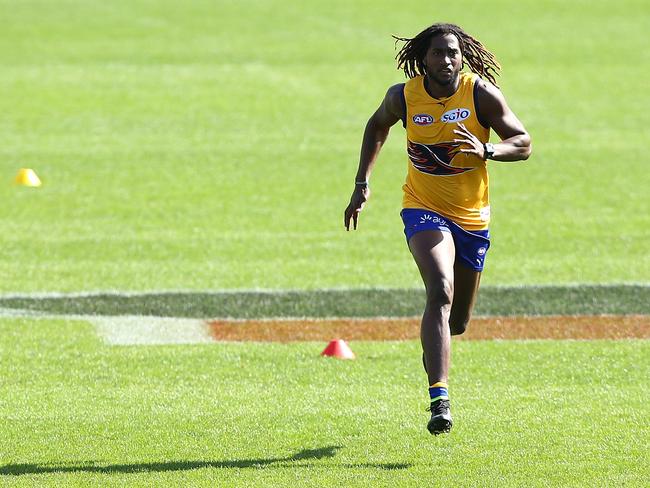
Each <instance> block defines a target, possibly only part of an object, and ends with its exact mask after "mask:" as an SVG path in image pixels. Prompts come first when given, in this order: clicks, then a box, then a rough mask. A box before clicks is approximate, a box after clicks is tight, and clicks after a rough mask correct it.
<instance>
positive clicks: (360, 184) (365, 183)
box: [354, 180, 368, 186]
mask: <svg viewBox="0 0 650 488" xmlns="http://www.w3.org/2000/svg"><path fill="white" fill-rule="evenodd" d="M354 184H355V186H368V180H365V181H355V182H354Z"/></svg>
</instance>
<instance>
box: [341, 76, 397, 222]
mask: <svg viewBox="0 0 650 488" xmlns="http://www.w3.org/2000/svg"><path fill="white" fill-rule="evenodd" d="M402 87H403V85H401V84H400V85H393V86H391V87H390V88H389V89H388V91H387V92H386V96H385V97H384V100H383V101H382V102H381V105H380V106H379V108H378V109H377V110H376V111H375V113H374V114H372V116H371V117H370V119H369V120H368V123H367V124H366V129H365V130H364V132H363V140H362V142H361V156H360V158H359V167H358V169H357V175H356V177H355V181H356V182H357V184H355V186H354V190H353V192H352V196H351V197H350V203H349V205H348V206H347V208H346V209H345V214H344V220H343V225H344V226H345V229H346V230H350V221H351V220H352V223H353V225H354V229H356V228H357V221H358V219H359V212H361V210H362V209H363V206H364V204H365V203H366V201H367V200H368V198H369V197H370V188H369V187H368V185H367V181H368V179H369V178H370V174H371V173H372V169H373V167H374V166H375V162H376V160H377V156H379V151H380V150H381V148H382V146H383V145H384V142H386V139H387V138H388V133H389V131H390V128H391V127H392V126H393V125H395V123H396V122H397V121H398V120H400V119H401V118H402V117H403V115H404V114H403V112H404V108H403V106H402V101H401V96H402V95H401V92H402ZM364 182H366V184H364Z"/></svg>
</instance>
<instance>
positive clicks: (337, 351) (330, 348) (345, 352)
mask: <svg viewBox="0 0 650 488" xmlns="http://www.w3.org/2000/svg"><path fill="white" fill-rule="evenodd" d="M320 355H321V356H332V357H335V358H339V359H354V353H353V352H352V349H350V346H348V345H347V344H346V342H345V341H344V340H343V339H336V340H333V341H330V343H329V344H328V345H327V347H326V348H325V349H323V352H321V353H320Z"/></svg>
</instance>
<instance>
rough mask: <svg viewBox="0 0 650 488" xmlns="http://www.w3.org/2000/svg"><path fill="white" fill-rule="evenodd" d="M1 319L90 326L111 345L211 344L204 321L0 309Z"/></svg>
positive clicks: (211, 340) (212, 340)
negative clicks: (78, 323) (53, 321)
mask: <svg viewBox="0 0 650 488" xmlns="http://www.w3.org/2000/svg"><path fill="white" fill-rule="evenodd" d="M0 318H13V319H17V318H26V319H37V320H57V319H59V320H79V321H83V322H89V323H90V324H92V325H93V326H94V327H95V330H96V331H97V334H98V335H99V336H100V337H101V338H102V339H103V340H104V341H105V342H106V343H107V344H112V345H122V346H128V345H156V344H205V343H209V342H214V339H212V338H211V336H210V332H209V331H208V326H207V324H206V321H205V320H201V319H185V318H173V317H154V316H146V315H117V316H102V315H64V314H53V313H48V312H39V311H34V310H19V309H11V308H0Z"/></svg>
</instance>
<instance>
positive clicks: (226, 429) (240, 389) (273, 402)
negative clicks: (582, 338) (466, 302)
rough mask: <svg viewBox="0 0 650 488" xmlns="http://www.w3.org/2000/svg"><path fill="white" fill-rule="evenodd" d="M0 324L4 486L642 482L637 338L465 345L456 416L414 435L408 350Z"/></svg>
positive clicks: (644, 457)
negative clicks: (162, 342) (172, 341)
mask: <svg viewBox="0 0 650 488" xmlns="http://www.w3.org/2000/svg"><path fill="white" fill-rule="evenodd" d="M43 325H44V323H43V322H40V321H35V320H25V319H21V320H17V319H13V320H3V321H2V325H1V331H2V336H3V341H2V357H3V361H2V366H1V369H0V374H1V375H2V377H3V382H2V387H1V388H2V390H1V396H0V398H2V402H1V403H0V418H1V420H2V425H1V428H2V432H3V435H2V441H1V442H2V446H3V453H2V461H1V463H0V476H1V478H0V479H2V480H3V481H4V482H5V483H16V484H21V483H22V484H25V485H29V484H32V483H33V484H37V485H38V486H46V485H51V486H61V485H64V484H82V485H87V486H91V485H95V486H96V485H98V484H102V485H106V484H112V485H121V484H125V485H147V486H172V485H176V486H177V485H185V486H187V485H194V484H204V485H212V486H288V485H290V484H294V485H298V486H339V485H341V484H345V485H348V486H422V485H423V484H427V485H434V486H438V485H440V486H449V485H451V486H576V487H578V486H580V487H582V486H611V485H618V486H643V485H644V484H645V482H647V479H648V477H649V476H650V470H649V468H648V466H649V464H648V462H647V461H648V452H647V442H645V441H647V439H648V438H649V435H650V432H649V428H648V426H649V425H650V412H649V411H648V408H647V400H648V396H647V388H646V386H645V383H646V379H647V376H648V373H649V372H650V364H649V360H648V358H649V357H650V347H649V346H650V342H648V341H616V342H609V341H592V342H589V341H586V342H572V341H560V342H554V341H529V342H518V343H517V342H508V341H506V342H490V341H487V342H462V343H457V345H456V347H455V349H454V366H453V371H452V377H453V383H452V396H453V401H454V402H455V406H456V408H455V410H454V413H455V417H456V423H457V425H456V427H457V428H456V427H455V429H454V431H453V432H452V434H451V435H449V436H447V437H440V438H433V437H431V436H430V435H429V434H428V433H427V432H426V430H425V429H424V424H425V422H426V418H427V417H426V412H424V407H425V406H426V402H425V401H424V398H423V397H422V395H421V386H422V385H421V383H422V373H421V372H420V364H419V353H418V348H419V345H418V344H416V343H415V342H393V343H366V342H359V343H353V344H352V347H353V348H354V350H355V352H356V353H357V355H358V359H357V360H356V361H351V362H350V361H336V360H328V359H323V358H320V357H318V353H319V352H320V349H321V348H322V344H315V343H302V344H297V345H291V346H285V345H272V344H255V343H240V344H220V345H218V346H215V345H198V346H160V347H109V346H105V345H102V344H101V343H99V341H98V339H97V337H96V335H95V334H94V331H93V330H92V329H91V328H90V327H89V326H88V325H87V324H84V323H83V322H74V321H51V322H48V323H47V327H44V326H43Z"/></svg>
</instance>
